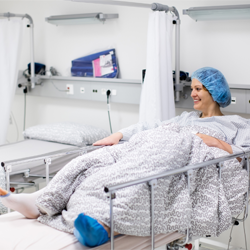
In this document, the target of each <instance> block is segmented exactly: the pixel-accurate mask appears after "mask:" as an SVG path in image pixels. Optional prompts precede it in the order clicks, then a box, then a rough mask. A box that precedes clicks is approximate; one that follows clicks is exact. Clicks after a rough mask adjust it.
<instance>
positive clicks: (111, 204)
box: [109, 193, 115, 250]
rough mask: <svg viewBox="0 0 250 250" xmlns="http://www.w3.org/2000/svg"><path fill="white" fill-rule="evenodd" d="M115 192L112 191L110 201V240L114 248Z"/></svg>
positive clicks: (112, 249)
mask: <svg viewBox="0 0 250 250" xmlns="http://www.w3.org/2000/svg"><path fill="white" fill-rule="evenodd" d="M114 196H115V194H113V193H110V194H109V201H110V240H111V245H110V249H111V250H114V220H113V199H114Z"/></svg>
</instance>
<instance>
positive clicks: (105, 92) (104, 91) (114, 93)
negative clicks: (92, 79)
mask: <svg viewBox="0 0 250 250" xmlns="http://www.w3.org/2000/svg"><path fill="white" fill-rule="evenodd" d="M110 91H111V93H110V95H116V93H117V91H116V89H112V90H110ZM101 93H102V95H106V94H107V90H106V89H102V90H101Z"/></svg>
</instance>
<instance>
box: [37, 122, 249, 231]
mask: <svg viewBox="0 0 250 250" xmlns="http://www.w3.org/2000/svg"><path fill="white" fill-rule="evenodd" d="M192 131H195V132H200V133H203V134H207V135H210V136H213V137H216V138H218V139H222V140H224V138H223V136H222V135H221V134H218V133H217V132H216V131H212V130H210V129H207V128H203V127H197V126H193V127H192V126H191V127H190V126H189V127H180V126H179V125H178V124H174V123H172V124H167V125H163V126H160V127H158V128H156V129H152V130H147V131H143V132H140V133H138V134H136V135H134V136H133V137H132V138H131V139H130V140H129V142H127V143H124V144H119V145H116V146H112V147H105V148H102V149H99V150H96V151H94V152H91V153H89V154H87V155H83V156H80V157H77V158H76V159H74V160H73V161H71V162H70V163H69V164H67V165H66V166H65V167H64V168H63V169H62V170H61V171H60V172H59V173H58V174H57V175H56V176H55V177H54V178H53V179H52V181H51V182H50V184H49V185H48V186H47V187H46V189H45V191H44V193H43V194H42V195H41V196H39V197H38V199H37V206H38V207H39V209H40V211H41V216H40V217H39V218H38V220H39V221H40V222H41V223H44V224H47V225H49V226H51V227H54V228H56V229H59V230H62V231H65V232H70V233H72V232H73V227H74V220H75V219H76V217H77V216H78V214H80V213H85V214H87V215H89V216H91V217H93V218H95V219H97V220H100V221H102V222H103V223H105V224H106V225H109V222H110V221H109V200H108V199H107V196H106V194H105V193H104V191H103V189H104V187H105V186H110V185H115V184H118V183H123V182H127V181H131V180H135V179H138V178H143V177H147V176H150V175H154V174H157V173H162V172H165V171H168V170H171V169H177V168H181V167H184V166H186V165H192V164H195V163H199V162H204V161H208V160H211V159H214V158H217V157H221V156H225V155H227V154H228V153H227V152H225V151H223V150H220V149H218V148H213V147H208V146H207V145H206V144H205V143H203V141H202V140H201V139H200V138H199V137H198V136H196V135H195V134H193V133H192ZM246 191H247V174H246V171H245V170H243V169H242V166H241V164H240V163H239V162H238V161H237V160H236V159H234V160H230V161H227V162H225V164H224V166H223V170H222V179H221V181H220V180H219V177H218V169H217V168H216V166H215V165H213V166H210V167H206V168H203V169H198V170H195V171H194V172H193V178H192V185H191V196H190V197H189V194H188V188H187V180H186V177H185V175H184V174H179V175H175V176H170V177H167V178H163V179H159V180H158V185H157V188H156V193H155V232H156V234H159V233H168V232H172V231H176V230H178V231H179V232H183V231H184V230H185V229H186V228H187V226H188V225H189V226H190V230H191V234H192V235H195V236H204V235H216V236H218V235H219V234H220V233H222V232H223V231H224V230H226V229H227V228H228V227H229V226H230V225H231V218H232V216H233V215H236V214H238V213H240V212H241V211H242V209H243V206H244V205H243V204H244V200H245V195H244V194H245V192H246ZM113 211H114V230H115V231H116V232H118V233H121V234H128V235H137V236H148V235H150V189H149V187H148V185H147V184H146V183H145V184H140V185H136V186H132V187H128V188H124V189H122V190H119V191H117V193H116V199H114V209H113Z"/></svg>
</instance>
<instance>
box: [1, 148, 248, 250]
mask: <svg viewBox="0 0 250 250" xmlns="http://www.w3.org/2000/svg"><path fill="white" fill-rule="evenodd" d="M102 147H103V146H88V147H82V148H79V149H76V150H72V151H67V150H66V151H65V150H64V152H62V150H61V151H57V152H56V153H54V154H51V155H46V156H44V155H43V156H39V157H35V158H34V157H33V158H32V157H30V158H23V159H19V160H16V161H6V162H1V166H2V167H4V169H5V172H6V182H7V190H9V189H10V183H11V182H10V176H11V175H14V174H20V173H23V174H24V176H29V169H25V170H22V171H19V172H12V166H14V165H18V164H22V163H29V162H33V161H41V160H42V161H44V163H45V165H46V176H35V177H44V178H46V183H47V184H48V183H49V179H50V178H51V177H50V176H49V165H50V164H51V163H52V159H53V158H57V157H60V156H63V155H69V154H79V155H83V154H86V153H88V152H91V151H94V150H96V149H99V148H102ZM237 157H243V158H244V160H245V161H244V166H243V168H244V169H246V171H247V174H248V190H247V193H246V197H247V198H246V202H245V208H246V212H245V214H244V217H243V218H242V219H238V218H234V217H233V218H232V224H234V223H235V222H236V221H238V222H243V221H245V220H246V219H247V217H248V197H249V191H250V179H249V177H250V166H249V160H250V150H249V151H246V152H243V153H237V154H231V155H228V156H224V157H219V158H216V159H213V160H209V161H206V162H202V163H197V164H195V165H191V166H186V167H182V168H179V169H174V170H169V171H166V172H165V173H161V174H156V175H152V176H149V177H146V178H141V179H137V180H133V181H129V182H125V183H121V184H118V185H113V186H107V187H105V188H104V192H106V193H107V197H108V198H109V201H110V231H111V237H110V239H111V245H110V248H111V250H114V219H113V216H114V215H113V200H114V199H115V198H116V192H117V191H118V190H120V189H122V188H126V187H130V186H134V185H138V184H142V183H148V185H149V186H150V189H151V249H152V250H154V249H155V234H154V192H155V191H154V190H155V188H156V187H157V181H158V179H160V178H164V177H167V176H171V175H176V174H182V173H185V174H186V176H187V185H188V190H189V195H190V182H191V177H192V174H193V170H196V169H199V168H204V167H207V166H209V165H213V164H216V165H217V168H218V175H219V178H220V179H221V170H222V168H223V162H224V161H227V160H230V159H234V158H237ZM8 212H10V210H9V209H8ZM190 240H191V237H190V236H189V226H188V227H187V229H186V239H185V241H184V242H181V243H178V242H175V243H174V244H171V245H170V244H168V245H167V249H168V250H177V249H179V247H181V246H184V245H185V244H186V243H188V242H189V241H190Z"/></svg>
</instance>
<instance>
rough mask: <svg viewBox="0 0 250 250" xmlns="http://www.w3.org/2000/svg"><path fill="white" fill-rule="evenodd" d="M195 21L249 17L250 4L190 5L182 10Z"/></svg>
mask: <svg viewBox="0 0 250 250" xmlns="http://www.w3.org/2000/svg"><path fill="white" fill-rule="evenodd" d="M183 14H184V15H189V16H190V17H191V18H192V19H194V20H195V21H208V20H233V19H234V20H235V19H250V4H245V5H225V6H208V7H191V8H189V9H185V10H183Z"/></svg>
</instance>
